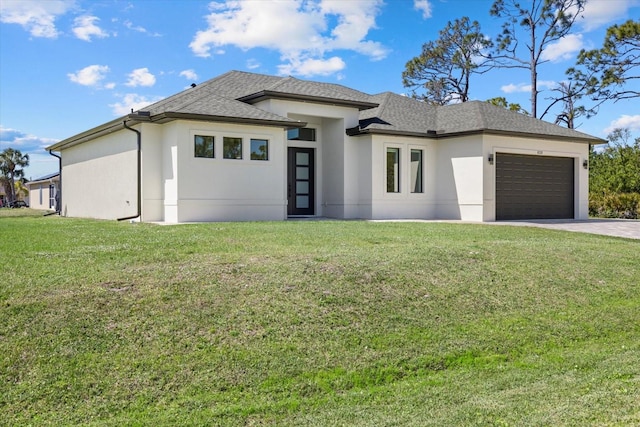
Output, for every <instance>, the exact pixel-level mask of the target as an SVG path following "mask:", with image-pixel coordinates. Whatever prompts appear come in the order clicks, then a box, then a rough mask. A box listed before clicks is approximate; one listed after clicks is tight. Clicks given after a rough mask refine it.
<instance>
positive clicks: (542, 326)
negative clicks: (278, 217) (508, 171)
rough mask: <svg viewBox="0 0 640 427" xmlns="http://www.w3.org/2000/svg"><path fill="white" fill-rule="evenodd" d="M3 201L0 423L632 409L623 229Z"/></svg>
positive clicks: (631, 323) (638, 254)
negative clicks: (222, 217)
mask: <svg viewBox="0 0 640 427" xmlns="http://www.w3.org/2000/svg"><path fill="white" fill-rule="evenodd" d="M6 212H9V210H2V211H0V272H1V273H0V280H1V286H0V413H1V414H2V416H1V417H0V424H2V425H56V426H58V425H93V426H103V425H106V426H121V425H152V426H157V425H221V426H245V425H249V426H252V425H272V426H276V425H277V426H287V425H291V426H322V425H327V426H429V425H433V426H445V425H446V426H453V425H479V426H522V425H537V426H549V425H554V426H556V425H567V426H572V425H575V426H584V425H611V426H627V425H629V426H631V425H639V424H640V363H639V361H640V309H639V307H640V286H639V282H640V242H638V241H633V240H626V239H619V238H611V237H603V236H596V235H587V234H579V233H568V232H559V231H552V230H543V229H537V228H526V227H508V226H492V225H471V224H446V223H370V222H359V221H317V222H305V221H300V222H297V221H294V222H282V223H214V224H194V225H180V226H157V225H150V224H129V223H117V222H108V221H92V220H78V219H67V218H60V217H57V216H52V217H42V216H30V215H29V214H28V211H26V210H25V211H24V213H23V215H22V216H18V217H7V216H6V215H8V214H6ZM5 214H6V215H5Z"/></svg>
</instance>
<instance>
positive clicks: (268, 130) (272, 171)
mask: <svg viewBox="0 0 640 427" xmlns="http://www.w3.org/2000/svg"><path fill="white" fill-rule="evenodd" d="M169 125H170V126H168V129H167V131H166V132H165V140H164V144H163V149H164V153H163V160H164V171H163V176H164V180H165V221H167V222H174V221H177V222H191V221H247V220H282V219H284V218H286V193H285V177H286V152H285V143H284V137H285V132H284V130H283V129H281V128H275V127H266V126H246V125H233V124H220V123H206V122H195V121H181V122H172V123H170V124H169ZM195 135H205V136H213V137H214V138H215V145H214V150H215V158H198V157H195V156H194V137H195ZM225 136H226V137H238V138H242V141H243V143H242V149H243V155H242V159H224V158H223V152H222V149H223V138H224V137H225ZM251 138H256V139H266V140H268V141H269V147H268V150H269V160H266V161H262V160H251V159H250V140H251ZM174 206H175V216H174Z"/></svg>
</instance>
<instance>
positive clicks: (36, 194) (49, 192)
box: [27, 172, 60, 210]
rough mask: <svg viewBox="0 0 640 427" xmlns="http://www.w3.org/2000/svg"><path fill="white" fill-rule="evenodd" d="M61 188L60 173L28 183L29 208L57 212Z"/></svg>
mask: <svg viewBox="0 0 640 427" xmlns="http://www.w3.org/2000/svg"><path fill="white" fill-rule="evenodd" d="M59 188H60V173H59V172H55V173H52V174H49V175H45V176H41V177H39V178H37V179H34V180H32V181H29V182H27V189H28V190H29V206H30V207H31V208H33V209H47V210H48V209H53V210H57V209H56V207H57V205H56V200H57V196H58V194H59V191H58V189H59Z"/></svg>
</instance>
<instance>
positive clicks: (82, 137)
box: [46, 112, 307, 151]
mask: <svg viewBox="0 0 640 427" xmlns="http://www.w3.org/2000/svg"><path fill="white" fill-rule="evenodd" d="M140 113H146V112H138V113H132V114H129V115H127V116H124V117H120V118H118V119H115V120H112V121H110V122H108V123H105V124H103V125H101V126H97V127H95V128H93V129H89V130H88V131H85V132H82V133H79V134H77V135H75V136H72V137H70V138H67V139H64V140H62V141H60V142H57V143H55V144H53V145H51V146H49V147H47V148H46V150H47V151H60V150H64V149H67V148H70V147H73V146H74V145H78V144H82V143H84V142H87V141H91V140H92V139H96V138H100V137H102V136H106V135H109V134H111V133H114V132H117V131H120V130H122V129H124V128H125V127H124V124H125V123H127V125H129V126H131V125H137V124H140V123H155V124H163V123H168V122H171V121H174V120H196V121H206V122H217V123H234V124H246V125H258V126H271V127H279V128H284V129H294V128H302V127H305V126H306V125H307V123H306V122H301V121H295V120H265V119H257V118H246V117H226V116H214V115H207V114H192V113H176V112H164V113H160V114H156V115H153V116H152V115H150V114H140Z"/></svg>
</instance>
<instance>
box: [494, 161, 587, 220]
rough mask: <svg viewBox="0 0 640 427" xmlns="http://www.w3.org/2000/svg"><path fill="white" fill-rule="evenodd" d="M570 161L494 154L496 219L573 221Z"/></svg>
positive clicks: (571, 166) (571, 163)
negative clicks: (571, 219)
mask: <svg viewBox="0 0 640 427" xmlns="http://www.w3.org/2000/svg"><path fill="white" fill-rule="evenodd" d="M573 164H574V160H573V158H570V157H548V156H524V155H520V154H506V153H497V154H496V219H497V220H512V219H562V218H573V217H574V215H573V206H574V203H573V180H574V176H573Z"/></svg>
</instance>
